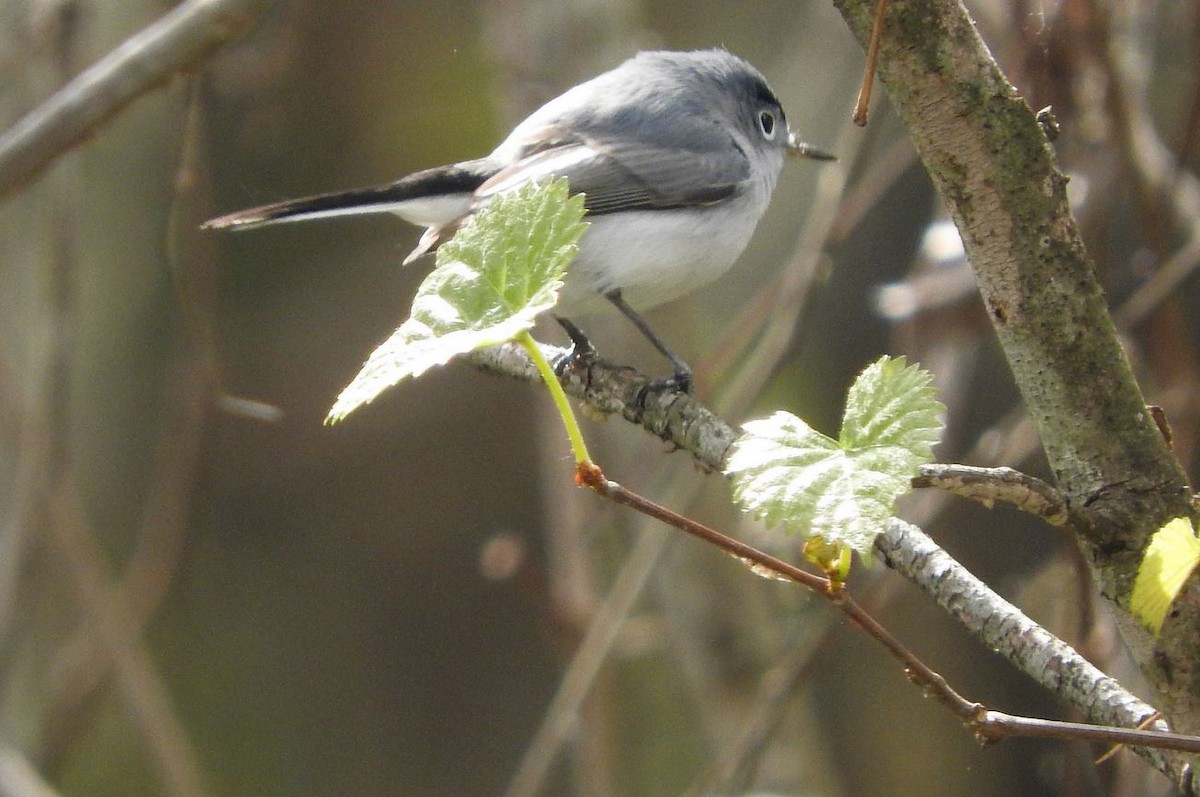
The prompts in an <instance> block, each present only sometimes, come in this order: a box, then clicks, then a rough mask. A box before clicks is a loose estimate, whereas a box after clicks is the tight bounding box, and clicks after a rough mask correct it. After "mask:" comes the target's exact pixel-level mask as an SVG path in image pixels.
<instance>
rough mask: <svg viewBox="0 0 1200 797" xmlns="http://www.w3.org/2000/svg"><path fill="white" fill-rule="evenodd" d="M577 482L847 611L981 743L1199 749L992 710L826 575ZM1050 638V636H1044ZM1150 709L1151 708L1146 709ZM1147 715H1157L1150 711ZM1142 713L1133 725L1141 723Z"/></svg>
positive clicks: (1157, 735) (1192, 741) (630, 497)
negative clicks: (1025, 740) (1043, 741)
mask: <svg viewBox="0 0 1200 797" xmlns="http://www.w3.org/2000/svg"><path fill="white" fill-rule="evenodd" d="M575 479H576V482H578V483H579V484H580V485H581V486H586V487H589V488H591V489H592V490H593V491H595V492H596V493H598V494H600V495H602V496H604V497H605V498H608V499H610V500H612V501H615V502H617V503H619V504H621V505H623V506H628V507H630V508H632V509H635V510H637V511H638V512H641V513H642V514H645V515H648V516H650V517H653V518H655V519H657V520H660V521H662V522H663V523H666V524H667V525H669V526H672V527H673V528H677V529H679V530H681V531H684V532H686V533H688V534H691V535H692V536H694V537H698V538H699V539H702V540H704V541H705V542H708V543H710V544H712V545H715V546H716V547H717V548H719V549H720V550H722V551H724V552H725V553H727V554H729V555H731V556H733V557H734V558H736V559H738V560H740V561H742V562H744V563H745V564H746V565H747V566H748V567H750V569H751V570H752V571H753V572H754V573H756V574H757V575H760V576H764V577H767V578H775V579H778V580H781V581H790V582H793V583H796V584H799V585H801V586H804V587H807V588H809V589H810V590H812V591H814V592H816V593H817V594H819V595H822V596H824V597H826V598H828V599H829V600H830V601H831V602H833V604H834V605H836V606H837V607H838V608H839V609H841V611H842V612H843V613H844V614H846V616H847V617H849V618H850V619H851V620H853V621H854V624H855V625H857V626H858V627H859V628H861V629H863V630H864V631H865V632H866V633H867V634H868V635H869V636H870V637H871V638H872V639H874V640H875V641H877V642H879V643H880V644H881V645H883V647H884V648H885V649H886V650H887V651H888V652H889V653H891V654H892V656H893V657H894V658H896V659H897V660H898V661H900V662H901V663H902V664H903V665H904V669H905V672H906V674H907V675H908V677H909V679H910V680H912V681H913V682H914V683H915V684H917V685H918V686H920V687H921V688H922V689H923V690H924V691H925V693H926V694H927V695H929V696H931V697H933V698H935V699H937V700H938V702H940V703H942V705H944V706H946V707H947V708H948V709H949V710H950V711H951V712H953V713H954V714H955V715H956V716H957V717H959V718H960V719H961V720H962V721H963V723H964V724H965V725H966V726H967V727H968V728H969V729H970V730H971V732H972V733H973V734H974V735H975V737H976V738H977V739H979V740H981V741H998V740H1000V739H1004V738H1007V737H1010V736H1035V737H1043V738H1055V739H1076V740H1082V741H1089V742H1107V743H1110V744H1112V743H1118V744H1129V745H1136V746H1137V747H1139V748H1155V749H1160V750H1163V749H1165V750H1178V751H1183V752H1196V753H1200V737H1196V736H1186V735H1183V734H1175V733H1170V732H1167V731H1158V730H1141V729H1139V728H1137V727H1134V728H1119V727H1106V726H1100V725H1086V724H1083V723H1076V722H1059V721H1055V720H1043V719H1036V718H1029V717H1018V716H1014V715H1011V714H1006V713H1004V712H1000V711H992V710H989V709H987V708H986V707H985V706H983V705H982V704H979V703H974V702H971V701H968V700H967V699H966V698H964V697H963V696H962V695H960V694H959V693H958V692H957V691H955V690H954V688H953V687H951V686H950V684H949V683H948V682H947V681H946V679H945V678H944V677H942V675H941V674H940V673H938V672H936V671H935V670H933V669H932V668H931V667H929V665H927V664H925V662H924V661H922V660H921V659H920V657H918V656H917V655H916V654H915V653H913V652H912V651H911V650H909V649H908V647H906V646H905V645H904V644H903V643H902V642H901V641H900V640H899V639H897V638H896V637H895V636H894V635H893V634H892V633H891V632H890V631H888V630H887V628H885V627H884V626H883V625H882V624H881V623H880V622H879V621H878V620H876V619H875V618H874V616H872V615H871V614H870V613H868V612H867V611H866V610H865V609H863V608H862V607H861V606H860V605H859V604H858V603H856V602H855V600H854V599H853V597H852V596H851V595H850V593H849V591H848V590H847V589H846V588H845V587H843V586H842V585H840V584H838V583H837V582H833V581H831V580H830V579H828V578H824V577H822V576H818V575H815V574H813V573H810V572H808V571H806V570H803V569H801V568H799V567H796V566H795V565H793V564H791V563H789V562H785V561H783V560H782V559H779V558H778V557H775V556H772V555H770V554H768V553H765V552H763V551H760V550H758V549H757V548H755V547H753V546H751V545H747V544H746V543H744V542H741V541H740V540H736V539H734V538H732V537H729V536H727V535H725V534H722V533H721V532H719V531H717V530H716V529H713V528H710V527H708V526H705V525H704V524H702V523H698V522H697V521H694V520H692V519H691V518H688V517H684V516H683V515H680V514H678V513H676V512H674V511H672V510H670V509H668V508H666V507H663V506H661V505H659V504H656V503H654V502H653V501H650V500H648V499H646V498H644V497H642V496H640V495H638V494H637V493H634V492H632V491H630V490H628V489H626V488H625V487H623V486H621V485H620V484H618V483H617V482H614V481H611V480H609V479H608V478H606V477H605V476H604V473H603V472H602V471H601V470H600V468H598V467H597V466H595V465H593V464H591V463H582V464H580V465H578V466H577V468H576V475H575ZM1046 636H1049V634H1046ZM1147 708H1149V707H1147ZM1146 713H1147V714H1153V713H1155V712H1154V710H1153V709H1149V711H1148V712H1146ZM1144 718H1145V715H1143V716H1142V717H1139V718H1138V720H1137V722H1135V723H1133V724H1134V725H1139V724H1140V723H1141V722H1142V720H1143V719H1144Z"/></svg>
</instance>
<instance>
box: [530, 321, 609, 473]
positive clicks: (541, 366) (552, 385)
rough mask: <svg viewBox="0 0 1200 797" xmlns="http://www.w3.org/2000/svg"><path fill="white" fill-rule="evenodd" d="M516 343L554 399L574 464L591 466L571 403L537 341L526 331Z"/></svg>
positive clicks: (590, 458) (589, 455)
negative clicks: (522, 349)
mask: <svg viewBox="0 0 1200 797" xmlns="http://www.w3.org/2000/svg"><path fill="white" fill-rule="evenodd" d="M516 341H517V343H520V344H521V345H522V346H523V347H524V348H525V351H527V352H528V353H529V359H531V360H533V364H534V365H536V366H537V369H538V373H540V374H541V375H542V381H543V382H545V383H546V389H547V390H549V391H550V396H551V398H553V399H554V406H555V408H556V409H557V410H558V414H559V417H561V418H562V422H563V426H565V427H566V429H567V437H568V438H569V439H570V441H571V452H572V453H573V454H574V455H575V464H576V465H585V464H586V465H591V464H592V455H591V454H589V453H588V450H587V443H585V442H584V441H583V432H582V431H580V429H579V423H578V422H577V421H576V420H575V412H574V410H572V409H571V403H570V402H569V401H567V394H566V393H564V392H563V389H562V385H560V384H559V383H558V376H557V375H555V373H554V369H553V368H551V367H550V363H549V362H548V361H547V360H546V356H545V355H544V354H542V350H541V349H540V348H539V347H538V345H537V341H535V340H534V339H533V336H532V335H530V334H529V331H528V330H525V331H523V332H521V334H519V335H517V337H516Z"/></svg>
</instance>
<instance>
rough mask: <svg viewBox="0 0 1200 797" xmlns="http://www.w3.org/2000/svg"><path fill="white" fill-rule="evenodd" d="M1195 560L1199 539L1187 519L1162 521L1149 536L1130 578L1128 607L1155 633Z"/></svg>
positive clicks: (1199, 552)
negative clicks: (1161, 524) (1131, 580)
mask: <svg viewBox="0 0 1200 797" xmlns="http://www.w3.org/2000/svg"><path fill="white" fill-rule="evenodd" d="M1198 562H1200V539H1197V538H1196V530H1195V529H1194V528H1192V521H1191V520H1189V519H1188V518H1184V517H1177V518H1175V519H1174V520H1171V521H1169V522H1167V523H1165V524H1163V527H1162V528H1160V529H1159V530H1158V531H1156V532H1154V535H1153V536H1152V537H1151V538H1150V544H1149V545H1148V546H1146V552H1145V554H1144V555H1143V556H1142V563H1141V564H1140V565H1139V566H1138V571H1137V577H1136V578H1135V579H1134V581H1133V592H1132V593H1131V594H1130V596H1129V609H1130V611H1132V612H1133V614H1134V616H1135V617H1137V618H1138V620H1140V621H1141V623H1142V625H1144V626H1145V627H1146V628H1148V629H1150V631H1151V633H1153V634H1154V635H1155V636H1158V634H1159V632H1160V631H1162V624H1163V620H1164V619H1166V616H1167V612H1168V611H1169V610H1170V608H1171V604H1172V603H1173V602H1174V601H1175V598H1176V596H1178V595H1179V590H1181V589H1183V585H1184V583H1185V582H1186V581H1187V579H1188V576H1190V575H1191V573H1192V570H1194V569H1195V567H1196V564H1197V563H1198Z"/></svg>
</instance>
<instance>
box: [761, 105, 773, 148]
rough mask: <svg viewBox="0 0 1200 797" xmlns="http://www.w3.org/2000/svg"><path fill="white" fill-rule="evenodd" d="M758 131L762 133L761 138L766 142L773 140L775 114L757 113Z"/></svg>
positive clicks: (769, 112) (768, 112) (767, 112)
mask: <svg viewBox="0 0 1200 797" xmlns="http://www.w3.org/2000/svg"><path fill="white" fill-rule="evenodd" d="M758 129H759V130H761V131H762V134H763V137H764V138H765V139H767V141H770V140H771V139H773V138H775V114H774V113H772V112H771V111H759V112H758Z"/></svg>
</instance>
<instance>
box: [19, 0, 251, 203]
mask: <svg viewBox="0 0 1200 797" xmlns="http://www.w3.org/2000/svg"><path fill="white" fill-rule="evenodd" d="M268 5H270V2H269V0H188V2H185V3H182V4H181V5H179V6H178V7H177V8H175V9H174V10H172V11H171V12H169V13H168V14H166V15H165V16H164V17H162V18H161V19H160V20H158V21H157V22H155V23H153V24H152V25H150V26H148V27H147V28H145V29H144V30H142V31H140V32H139V33H137V34H135V35H134V36H132V37H130V38H129V39H127V40H126V41H125V42H124V43H122V44H121V45H120V46H119V47H117V48H116V49H114V50H113V51H112V52H110V53H109V54H108V55H106V56H105V57H104V58H102V59H101V60H100V61H98V62H97V63H96V64H94V65H93V66H92V67H90V68H88V69H87V70H85V71H84V72H83V73H81V74H80V75H79V76H78V77H76V78H75V79H74V80H72V81H71V82H70V83H68V84H67V85H66V86H64V87H63V88H62V89H60V90H59V91H58V92H57V93H56V94H54V96H52V97H51V98H50V99H48V100H47V101H46V102H44V103H42V105H40V106H39V107H37V108H35V109H34V110H33V111H32V112H30V113H29V114H28V115H27V116H26V117H25V118H23V119H21V120H20V121H19V122H17V124H16V125H14V126H13V127H12V128H11V129H10V130H8V131H7V132H6V133H5V134H4V135H3V136H0V198H2V197H4V196H6V195H8V194H9V193H11V192H12V191H14V190H16V189H17V188H19V187H20V186H22V185H23V184H24V183H25V182H27V181H28V180H30V179H32V178H33V177H34V176H36V175H37V174H38V173H39V172H40V171H41V170H42V169H44V168H45V167H46V166H47V165H48V164H50V163H51V162H52V161H53V160H54V159H55V158H57V157H58V156H59V155H62V154H63V153H64V152H66V151H68V150H70V149H71V148H72V147H74V146H75V145H76V144H79V143H80V142H81V141H83V140H84V139H86V138H87V137H88V136H90V135H92V134H93V133H95V131H96V129H97V128H98V127H100V126H101V125H102V124H104V122H106V121H107V120H108V119H110V118H112V117H113V116H115V115H116V114H117V113H119V112H120V111H121V110H123V109H124V108H125V107H126V106H127V105H129V104H130V103H131V102H133V101H134V100H136V99H137V98H138V97H140V96H142V95H143V94H146V93H147V92H149V91H151V90H153V89H155V88H157V87H158V86H161V85H162V84H163V83H165V82H166V81H167V80H168V79H170V78H171V77H172V76H173V75H175V74H176V73H178V72H180V71H182V70H184V69H187V68H189V67H191V66H192V65H194V64H195V63H197V62H198V61H200V60H201V59H203V58H204V57H205V56H207V55H208V54H209V53H211V52H212V51H213V50H215V49H217V48H219V47H221V46H222V45H224V44H227V43H229V42H230V41H232V40H234V39H236V38H237V37H239V36H240V35H242V34H243V33H245V32H246V31H247V30H249V28H250V26H251V23H252V22H253V21H254V20H255V19H256V18H257V17H258V16H259V15H260V14H261V13H262V12H263V11H264V10H265V9H266V7H267V6H268Z"/></svg>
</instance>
